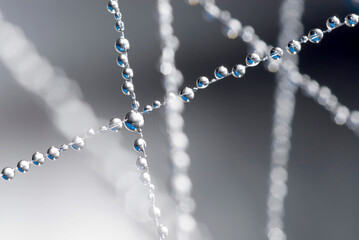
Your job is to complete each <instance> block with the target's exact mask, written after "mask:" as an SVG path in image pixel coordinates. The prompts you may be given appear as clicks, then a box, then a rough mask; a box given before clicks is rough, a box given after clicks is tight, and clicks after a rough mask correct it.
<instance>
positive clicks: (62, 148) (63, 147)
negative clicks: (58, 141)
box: [60, 144, 69, 152]
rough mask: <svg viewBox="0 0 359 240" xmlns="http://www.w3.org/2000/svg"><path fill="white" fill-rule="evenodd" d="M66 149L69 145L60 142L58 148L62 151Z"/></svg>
mask: <svg viewBox="0 0 359 240" xmlns="http://www.w3.org/2000/svg"><path fill="white" fill-rule="evenodd" d="M67 149H69V145H67V144H62V145H61V147H60V150H61V151H62V152H64V151H66V150H67Z"/></svg>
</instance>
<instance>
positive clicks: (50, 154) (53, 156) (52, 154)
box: [47, 146, 60, 160]
mask: <svg viewBox="0 0 359 240" xmlns="http://www.w3.org/2000/svg"><path fill="white" fill-rule="evenodd" d="M59 157H60V150H59V149H58V148H57V147H54V146H52V147H50V148H49V149H48V150H47V158H48V159H50V160H57V159H58V158H59Z"/></svg>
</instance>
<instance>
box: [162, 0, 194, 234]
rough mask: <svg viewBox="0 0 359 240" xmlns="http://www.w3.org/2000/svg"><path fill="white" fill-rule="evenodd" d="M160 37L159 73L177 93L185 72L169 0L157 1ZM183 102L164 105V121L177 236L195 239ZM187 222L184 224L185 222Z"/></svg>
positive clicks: (189, 162)
mask: <svg viewBox="0 0 359 240" xmlns="http://www.w3.org/2000/svg"><path fill="white" fill-rule="evenodd" d="M157 12H158V22H159V36H160V42H161V49H162V55H161V57H160V64H159V68H160V72H161V73H162V76H163V80H164V82H163V86H164V88H165V90H166V93H167V94H169V93H171V92H178V91H179V87H180V85H181V84H182V82H183V76H182V73H181V72H180V71H179V70H178V69H177V68H176V65H175V53H176V50H177V49H178V46H179V40H178V38H177V37H176V36H175V35H174V34H173V31H174V29H173V26H172V21H173V9H172V6H171V3H170V0H157ZM183 111H184V103H183V102H182V101H180V100H179V99H177V101H171V102H169V103H168V104H167V105H166V106H165V116H164V118H165V124H166V130H167V134H168V143H169V153H170V154H169V158H170V161H171V163H172V164H171V165H172V175H171V190H172V196H173V197H174V199H175V200H176V213H177V214H176V221H175V224H176V239H178V240H186V239H191V238H193V237H192V236H193V233H194V230H196V229H197V222H196V220H195V218H194V217H193V212H194V210H195V201H194V199H193V198H192V197H191V190H192V182H191V179H190V177H189V176H188V169H189V166H190V164H191V159H190V157H189V155H188V153H187V151H186V148H187V146H188V138H187V135H186V134H185V133H184V131H183V125H184V119H183V117H182V112H183ZM184 222H185V223H186V224H183V223H184Z"/></svg>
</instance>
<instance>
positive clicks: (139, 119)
mask: <svg viewBox="0 0 359 240" xmlns="http://www.w3.org/2000/svg"><path fill="white" fill-rule="evenodd" d="M125 119H126V121H125V127H126V128H127V129H128V130H129V131H131V132H134V131H138V130H139V129H140V128H142V127H143V125H144V124H145V119H144V118H143V115H142V114H141V113H139V112H135V111H133V110H131V111H130V112H129V113H127V114H126V117H125Z"/></svg>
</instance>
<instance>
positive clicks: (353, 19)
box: [345, 13, 359, 27]
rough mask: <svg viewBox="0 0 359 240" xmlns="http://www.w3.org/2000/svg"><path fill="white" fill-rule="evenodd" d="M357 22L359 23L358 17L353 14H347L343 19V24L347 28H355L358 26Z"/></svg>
mask: <svg viewBox="0 0 359 240" xmlns="http://www.w3.org/2000/svg"><path fill="white" fill-rule="evenodd" d="M358 21H359V16H358V15H356V14H354V13H352V14H349V15H347V16H346V17H345V24H346V25H347V26H348V27H355V25H357V24H358Z"/></svg>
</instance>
